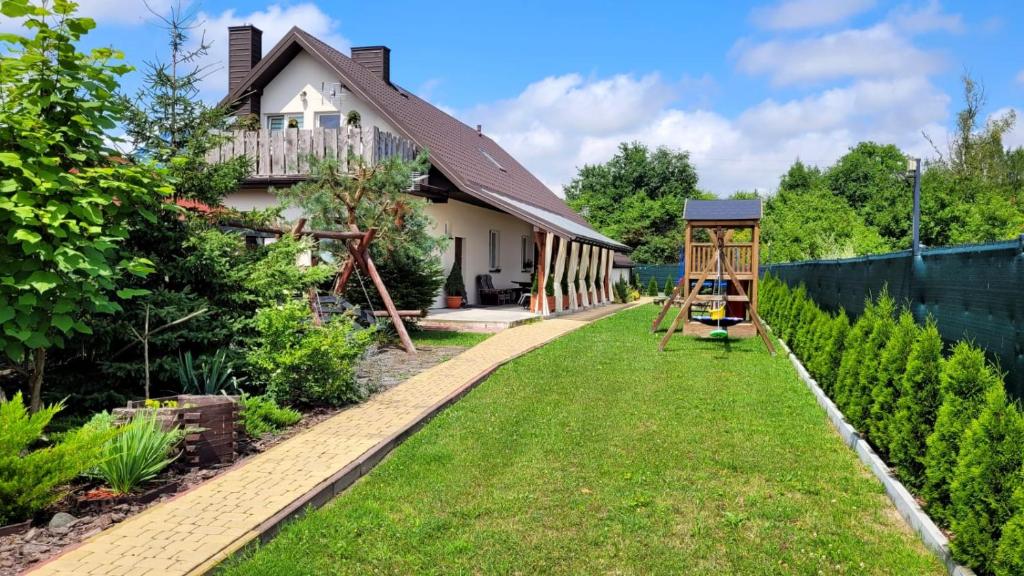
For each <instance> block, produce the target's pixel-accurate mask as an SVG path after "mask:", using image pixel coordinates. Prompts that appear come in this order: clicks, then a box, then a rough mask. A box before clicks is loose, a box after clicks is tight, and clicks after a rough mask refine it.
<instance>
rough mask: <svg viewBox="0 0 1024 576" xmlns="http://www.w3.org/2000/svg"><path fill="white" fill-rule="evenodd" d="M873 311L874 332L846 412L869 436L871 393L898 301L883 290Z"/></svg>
mask: <svg viewBox="0 0 1024 576" xmlns="http://www.w3.org/2000/svg"><path fill="white" fill-rule="evenodd" d="M872 311H873V314H874V322H873V323H872V325H871V331H870V332H869V333H868V334H867V340H866V341H865V342H864V347H863V348H862V349H861V355H860V366H858V370H857V377H856V380H854V381H853V387H852V388H850V390H849V392H848V396H847V408H846V409H844V413H845V414H846V417H847V418H849V420H850V423H851V424H853V425H854V426H855V427H856V428H857V429H858V430H860V431H861V432H863V433H864V434H865V435H868V436H870V424H871V422H870V414H871V403H872V398H871V393H872V390H874V387H875V382H876V380H877V379H878V372H879V370H880V368H881V361H882V352H883V351H884V349H885V347H886V345H887V344H888V342H889V337H890V336H891V335H892V331H893V329H894V328H895V327H896V320H895V316H896V302H895V301H893V299H892V297H891V296H889V291H888V290H886V289H884V288H883V289H882V293H881V294H880V295H879V296H878V298H877V299H876V300H875V305H874V307H873V309H872Z"/></svg>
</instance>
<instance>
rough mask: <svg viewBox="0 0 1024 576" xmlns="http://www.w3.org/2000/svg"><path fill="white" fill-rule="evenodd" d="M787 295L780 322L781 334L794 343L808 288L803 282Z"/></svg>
mask: <svg viewBox="0 0 1024 576" xmlns="http://www.w3.org/2000/svg"><path fill="white" fill-rule="evenodd" d="M787 296H788V298H786V307H785V309H784V312H783V315H782V318H781V322H780V324H781V327H780V336H782V338H783V339H784V340H786V341H787V342H790V343H792V341H793V336H794V335H795V333H796V329H797V328H798V326H799V320H800V313H801V312H803V305H804V300H806V299H807V290H806V289H805V288H804V286H803V285H802V284H801V285H800V286H799V287H797V289H796V290H790V291H789V292H788V294H787Z"/></svg>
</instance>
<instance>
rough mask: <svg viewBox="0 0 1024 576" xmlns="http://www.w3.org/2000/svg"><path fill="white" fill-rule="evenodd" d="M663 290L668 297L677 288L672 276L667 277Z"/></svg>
mask: <svg viewBox="0 0 1024 576" xmlns="http://www.w3.org/2000/svg"><path fill="white" fill-rule="evenodd" d="M662 290H664V291H665V296H666V297H668V296H671V295H672V291H673V290H675V284H673V283H672V278H671V277H669V278H665V287H664V288H662Z"/></svg>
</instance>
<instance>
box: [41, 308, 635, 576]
mask: <svg viewBox="0 0 1024 576" xmlns="http://www.w3.org/2000/svg"><path fill="white" fill-rule="evenodd" d="M646 301H647V299H644V300H641V301H640V302H636V303H633V304H631V305H608V306H604V307H600V308H594V309H591V310H586V311H583V312H579V313H576V314H573V315H567V316H562V317H559V318H554V319H551V320H546V321H544V322H534V323H530V324H526V325H522V326H518V327H515V328H511V329H508V330H504V331H502V332H501V333H499V334H497V335H495V336H493V337H491V338H489V339H487V340H485V341H484V342H482V343H481V344H478V345H477V346H474V347H473V348H470V349H469V350H467V351H466V352H463V353H462V354H460V355H458V356H456V357H455V358H452V359H451V360H449V361H447V362H445V363H443V364H440V365H438V366H435V367H434V368H431V369H429V370H427V371H425V372H422V373H420V374H418V375H416V376H413V377H412V378H410V379H408V380H406V381H405V382H403V383H401V384H399V385H398V386H396V387H394V388H392V389H390V390H388V391H386V392H383V393H381V394H379V395H377V396H375V397H373V398H372V399H370V400H369V401H367V402H365V403H363V404H359V405H357V406H354V407H352V408H351V409H349V410H346V411H344V412H342V413H340V414H338V415H337V416H335V417H333V418H331V419H329V420H326V421H324V422H322V423H320V424H318V425H317V426H314V427H313V428H310V429H309V430H307V431H305V432H303V433H302V434H299V435H297V436H295V437H293V438H291V439H289V440H287V441H285V442H283V443H281V444H279V445H278V446H275V447H274V448H272V449H270V450H268V451H267V452H264V453H263V454H260V455H258V456H256V457H254V458H252V459H251V460H248V461H246V462H245V463H243V464H241V465H239V466H238V467H236V468H235V469H233V470H230V471H228V472H225V473H224V474H221V475H220V476H218V477H216V478H214V479H212V480H210V481H209V482H207V483H205V484H202V485H200V486H198V487H196V488H194V489H192V490H190V491H188V492H185V493H182V494H180V495H178V496H177V497H175V498H173V499H172V500H169V501H167V502H165V503H163V504H159V505H157V506H154V507H152V508H149V509H148V510H146V511H144V512H142V513H141V514H139V515H137V516H133V517H131V518H129V519H128V520H126V521H124V522H122V523H120V524H117V525H116V526H114V527H112V528H110V529H109V530H106V531H104V532H101V533H99V534H97V535H96V536H94V537H92V538H90V539H89V540H86V541H85V542H83V543H82V544H81V545H80V546H78V547H76V548H73V549H71V550H69V551H68V552H66V553H64V554H63V555H61V556H57V557H55V558H53V559H51V560H49V561H47V562H46V563H44V564H41V565H40V566H38V567H36V568H35V569H34V570H31V571H30V572H29V573H31V574H37V575H44V574H56V575H72V574H77V575H82V574H103V575H110V576H114V575H146V576H155V575H185V574H204V573H206V572H208V571H210V570H211V569H213V567H215V566H216V565H217V564H218V563H219V562H221V561H223V560H224V559H225V558H227V557H228V556H230V555H231V554H232V553H234V552H235V551H237V550H239V549H240V548H242V547H243V546H245V545H247V544H249V543H251V542H254V541H256V540H257V539H259V538H261V537H263V538H268V537H269V536H270V535H272V534H274V533H275V532H276V530H277V529H278V527H279V525H280V524H281V523H282V522H284V521H285V520H287V519H288V518H290V517H291V516H293V515H294V514H297V513H300V512H301V511H302V509H303V508H304V507H305V506H306V505H314V506H319V505H322V504H324V503H326V502H327V501H329V500H330V498H331V497H333V496H334V495H336V494H337V493H339V492H340V491H341V490H343V489H344V488H345V487H347V486H348V485H350V484H351V483H352V482H354V481H355V480H356V479H357V478H358V477H360V476H361V475H362V474H365V473H366V472H368V471H369V470H370V469H371V468H372V467H373V466H374V465H375V464H376V463H377V462H378V461H379V460H380V459H381V458H383V457H384V455H386V454H387V452H389V451H390V450H391V449H392V448H393V447H394V446H395V445H397V444H398V443H399V442H401V440H402V439H403V438H404V437H405V436H407V435H408V434H409V433H411V432H412V431H414V430H415V429H416V428H417V427H418V426H419V425H420V424H422V423H423V422H424V421H426V420H427V419H429V418H430V417H431V416H432V415H434V414H435V413H437V412H438V411H439V410H441V409H443V408H444V407H445V406H447V405H448V404H450V403H451V402H454V401H455V400H457V399H458V398H459V397H461V395H462V394H464V393H465V392H466V391H468V390H469V389H471V388H472V387H473V386H474V385H475V384H477V383H478V382H480V381H481V380H483V379H484V378H485V377H486V376H487V375H488V374H490V373H491V372H492V371H493V370H494V369H496V368H497V367H498V366H500V365H501V364H504V363H505V362H508V361H509V360H511V359H513V358H515V357H517V356H520V355H522V354H524V353H526V352H529V351H530V350H533V349H534V348H537V347H539V346H543V345H544V344H546V343H548V342H550V341H552V340H554V339H556V338H558V337H560V336H563V335H565V334H567V333H568V332H571V331H573V330H576V329H578V328H580V327H582V326H585V325H586V324H588V323H589V322H592V321H594V320H597V319H599V318H602V317H604V316H608V315H610V314H612V313H615V312H617V311H619V310H622V309H624V308H626V307H630V306H635V305H637V304H640V303H643V302H646Z"/></svg>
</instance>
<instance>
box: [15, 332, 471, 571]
mask: <svg viewBox="0 0 1024 576" xmlns="http://www.w3.org/2000/svg"><path fill="white" fill-rule="evenodd" d="M476 341H477V340H476V339H473V340H466V341H451V342H449V341H445V342H442V344H444V345H439V346H435V345H433V343H432V342H430V339H429V338H425V339H422V340H420V339H418V342H417V347H418V353H417V354H416V355H415V356H409V355H408V354H406V353H405V352H404V351H403V350H401V349H400V348H394V347H391V346H385V347H379V348H373V349H371V350H370V351H369V352H368V353H367V355H366V357H365V358H364V359H363V360H362V362H360V365H359V367H358V369H357V378H358V380H359V383H360V385H362V386H363V387H364V389H366V390H368V391H370V394H371V396H372V395H373V394H377V393H379V392H382V391H384V390H386V389H388V388H391V387H394V386H395V385H397V384H399V383H401V382H402V381H404V380H406V379H407V378H409V377H411V376H413V375H415V374H417V373H419V372H422V371H424V370H426V369H428V368H431V367H433V366H435V365H437V364H440V363H441V362H444V361H445V360H448V359H449V358H452V357H453V356H455V355H457V354H459V353H460V352H462V351H463V350H465V349H466V347H467V346H465V345H461V344H466V345H470V344H472V343H475V342H476ZM346 409H347V407H342V408H316V409H313V410H310V411H308V412H304V413H303V415H302V420H300V421H299V422H298V423H297V424H295V425H294V426H291V427H289V428H286V429H284V430H282V431H280V432H278V433H274V434H265V435H263V436H262V437H260V438H248V437H246V436H245V435H244V434H239V437H238V440H237V442H236V461H235V464H234V465H229V464H222V465H216V466H213V467H211V468H205V469H204V468H189V467H187V466H185V465H182V464H179V463H176V464H174V465H172V466H171V467H169V468H168V469H167V470H166V471H164V472H163V473H161V474H160V476H158V477H157V478H156V479H155V480H154V481H153V482H152V483H150V484H149V485H147V488H146V489H145V490H144V491H143V492H142V493H141V494H140V495H133V496H116V497H112V498H90V499H91V500H93V502H89V501H88V500H90V499H86V498H85V497H86V495H87V494H90V495H91V496H94V497H95V496H100V495H101V494H100V493H99V492H97V490H101V487H100V486H99V484H97V483H96V482H84V483H81V484H78V485H75V486H72V487H71V491H70V493H69V494H68V495H67V497H66V498H64V499H63V500H61V501H60V502H58V503H57V504H56V505H54V506H52V507H51V508H50V509H49V510H47V511H46V512H45V513H43V514H41V515H40V518H42V519H46V520H47V521H45V522H39V521H37V522H34V523H33V526H31V527H28V528H27V529H25V530H18V531H15V532H14V533H12V534H7V535H0V576H14V575H15V574H20V573H21V572H22V571H24V570H26V569H28V568H30V567H31V566H33V565H34V564H37V563H38V562H41V561H43V560H46V559H47V558H50V557H52V556H56V555H57V554H60V553H61V552H63V551H64V550H65V549H67V548H69V547H71V546H74V545H75V544H77V543H79V542H81V541H83V540H85V539H87V538H90V537H92V536H94V535H96V534H98V533H100V532H101V531H103V530H105V529H106V528H109V527H110V526H112V525H114V524H117V523H119V522H122V521H123V520H125V519H126V518H128V517H129V516H132V515H134V514H137V513H139V512H141V511H143V510H145V509H146V508H149V507H150V506H154V505H156V504H159V503H161V502H164V501H166V500H168V499H169V498H172V497H173V496H174V494H175V493H177V492H182V491H185V490H188V489H190V488H193V487H195V486H198V485H199V484H201V483H203V482H206V481H207V480H209V479H211V478H213V477H215V476H217V475H219V474H221V473H222V472H224V471H226V470H228V469H230V468H232V467H234V466H238V465H241V464H243V463H244V462H245V461H246V460H248V459H249V458H251V457H252V456H255V455H257V454H259V453H261V452H264V451H266V450H268V449H270V448H271V447H273V446H275V445H277V444H279V443H281V442H283V441H284V440H287V439H288V438H291V437H293V436H295V435H297V434H300V433H302V432H303V431H305V430H308V429H309V428H311V427H313V426H316V425H317V424H319V423H320V422H323V421H324V420H327V419H328V418H331V417H333V416H336V415H337V414H339V413H340V412H343V411H345V410H346ZM172 487H173V488H174V489H173V490H171V489H169V488H172ZM83 500H84V502H83ZM59 514H69V515H70V519H69V518H68V517H66V516H61V518H62V519H63V520H62V521H61V522H58V524H59V525H55V526H49V525H48V523H47V522H48V521H49V519H50V518H51V517H53V516H57V515H59ZM40 518H37V520H39V519H40Z"/></svg>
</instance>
